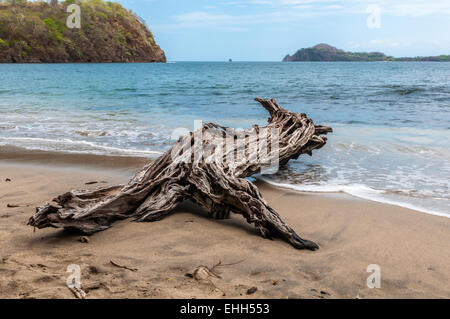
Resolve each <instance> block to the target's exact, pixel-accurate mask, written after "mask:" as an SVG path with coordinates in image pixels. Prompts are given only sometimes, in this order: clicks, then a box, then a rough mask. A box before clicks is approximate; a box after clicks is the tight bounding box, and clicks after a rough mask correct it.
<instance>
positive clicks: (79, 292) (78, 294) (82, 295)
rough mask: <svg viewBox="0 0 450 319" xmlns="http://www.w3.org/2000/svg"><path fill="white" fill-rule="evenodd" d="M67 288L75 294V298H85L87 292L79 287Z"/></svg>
mask: <svg viewBox="0 0 450 319" xmlns="http://www.w3.org/2000/svg"><path fill="white" fill-rule="evenodd" d="M69 290H70V291H71V292H72V293H73V295H74V296H75V298H78V299H86V296H87V294H86V293H85V292H84V291H83V290H82V289H81V288H76V287H73V288H70V287H69Z"/></svg>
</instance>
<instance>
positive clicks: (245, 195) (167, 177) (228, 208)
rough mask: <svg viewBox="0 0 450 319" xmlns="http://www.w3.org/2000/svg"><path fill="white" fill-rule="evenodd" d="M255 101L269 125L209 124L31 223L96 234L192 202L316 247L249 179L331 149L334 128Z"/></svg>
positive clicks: (61, 200) (69, 196) (68, 196)
mask: <svg viewBox="0 0 450 319" xmlns="http://www.w3.org/2000/svg"><path fill="white" fill-rule="evenodd" d="M255 100H256V101H258V102H259V103H260V104H261V105H262V106H263V107H264V108H265V109H266V110H267V111H268V112H269V114H270V118H269V120H268V124H267V126H265V127H259V126H257V125H255V126H253V127H252V128H251V129H248V130H245V131H235V130H233V129H230V128H227V127H222V126H220V125H217V124H213V123H205V124H203V125H202V127H201V128H199V129H197V130H195V131H194V132H190V133H189V134H186V135H185V136H182V137H181V138H180V139H179V140H178V142H177V143H175V144H174V145H173V146H172V147H171V149H170V150H168V151H167V152H166V153H165V154H163V155H162V156H161V157H159V158H158V159H157V160H156V161H154V162H152V163H149V164H147V165H146V166H145V167H144V168H143V169H142V170H141V171H139V172H138V173H137V174H136V175H135V176H134V177H133V178H132V179H131V180H130V181H129V182H128V184H127V185H120V186H115V187H109V188H101V189H98V190H96V191H71V192H68V193H65V194H63V195H61V196H59V197H57V198H56V199H54V202H56V203H57V204H58V205H57V206H54V205H50V204H45V205H44V206H42V207H38V208H37V209H36V213H35V214H34V215H33V216H32V217H31V218H30V219H29V222H28V224H29V225H30V226H33V227H37V228H39V229H41V228H45V227H55V228H66V229H77V230H80V231H82V232H83V233H86V234H92V233H95V232H98V231H102V230H105V229H107V228H109V227H110V226H111V225H112V223H113V222H114V221H116V220H121V219H126V218H133V219H134V220H135V221H138V222H153V221H157V220H161V219H163V218H164V217H166V216H167V215H168V214H169V213H170V212H171V211H172V210H173V209H174V208H175V207H176V206H177V205H178V204H180V203H181V202H182V201H185V200H192V201H194V202H195V203H197V204H198V205H199V206H201V207H202V208H204V209H206V210H207V211H208V212H209V216H210V217H212V218H216V219H224V218H228V217H229V216H230V213H235V214H240V215H242V216H243V217H244V218H245V219H246V220H247V222H248V223H249V224H252V225H254V226H255V227H256V228H257V229H258V230H259V231H260V233H261V235H262V236H263V237H265V238H272V237H281V238H283V239H284V240H286V241H287V242H289V243H290V244H291V245H292V246H294V247H295V248H298V249H310V250H315V249H318V248H319V247H318V246H317V244H315V243H314V242H312V241H309V240H305V239H302V238H300V237H299V236H298V235H297V234H296V233H295V231H294V230H293V229H292V228H291V227H289V226H288V225H287V224H286V223H285V222H284V221H283V219H282V218H281V217H280V215H279V214H278V213H277V212H276V211H275V210H274V209H272V208H271V207H270V206H269V205H268V204H267V202H266V201H265V200H264V198H263V197H262V195H261V193H260V192H259V190H258V188H257V187H256V186H255V185H254V184H253V183H252V182H251V181H249V180H247V179H245V178H246V177H249V176H252V175H254V174H257V173H260V172H261V170H264V169H268V168H270V166H272V165H273V164H274V163H276V164H280V165H284V164H286V163H287V162H288V161H289V160H291V159H297V158H298V157H299V156H300V155H302V154H309V155H312V151H313V150H315V149H319V148H321V147H323V146H324V145H325V144H326V141H327V139H326V137H325V136H323V135H324V134H327V133H330V132H332V129H331V128H330V127H327V126H321V125H315V124H314V122H313V121H312V120H311V119H309V118H308V117H307V116H306V114H302V113H301V114H298V113H292V112H288V111H286V110H285V109H283V108H282V107H281V106H280V105H278V103H277V102H276V101H275V100H274V99H272V100H265V99H260V98H257V99H255ZM273 141H276V143H271V142H273ZM275 146H276V147H275ZM305 209H307V207H305Z"/></svg>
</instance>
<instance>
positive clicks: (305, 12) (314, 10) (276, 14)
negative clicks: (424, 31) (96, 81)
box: [154, 0, 450, 31]
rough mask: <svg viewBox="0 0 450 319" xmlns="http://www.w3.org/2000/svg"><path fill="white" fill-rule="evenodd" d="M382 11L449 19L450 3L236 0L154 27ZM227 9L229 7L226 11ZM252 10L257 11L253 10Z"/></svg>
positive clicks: (234, 26)
mask: <svg viewBox="0 0 450 319" xmlns="http://www.w3.org/2000/svg"><path fill="white" fill-rule="evenodd" d="M373 4H376V5H377V6H379V7H380V9H381V13H382V15H393V16H409V17H419V16H425V15H430V14H446V15H450V0H428V1H423V0H409V1H404V0H233V1H224V2H221V3H219V4H216V5H215V6H214V8H212V7H210V8H208V7H205V8H204V10H205V11H194V12H188V13H184V14H179V15H176V16H174V20H175V21H174V23H172V24H169V25H161V26H154V27H156V28H159V29H184V28H197V27H214V28H218V29H223V30H230V31H241V30H243V27H244V26H248V25H258V24H264V25H269V24H271V27H279V25H275V24H286V23H292V22H295V21H299V20H302V19H305V18H311V17H315V16H321V15H342V14H361V15H367V8H368V6H369V5H373ZM224 5H226V6H225V7H224ZM243 6H244V7H245V6H248V7H249V8H248V9H247V10H246V11H247V12H251V13H249V14H242V13H241V14H236V13H211V12H208V11H210V10H214V12H217V11H219V10H220V8H222V10H223V11H225V12H230V11H232V10H230V8H231V7H239V8H241V7H243ZM252 7H254V8H253V9H252Z"/></svg>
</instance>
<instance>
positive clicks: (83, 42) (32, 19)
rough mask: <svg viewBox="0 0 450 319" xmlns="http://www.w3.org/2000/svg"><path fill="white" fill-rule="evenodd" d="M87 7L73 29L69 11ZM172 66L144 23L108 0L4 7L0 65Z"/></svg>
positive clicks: (11, 1) (14, 0)
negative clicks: (72, 63)
mask: <svg viewBox="0 0 450 319" xmlns="http://www.w3.org/2000/svg"><path fill="white" fill-rule="evenodd" d="M71 4H77V5H79V6H80V8H81V27H80V28H69V27H68V26H67V23H66V22H67V19H68V17H69V16H70V14H71V13H68V12H67V7H68V6H69V5H71ZM15 62H17V63H64V62H166V56H165V54H164V51H163V50H161V48H160V47H159V45H158V44H156V42H155V39H154V38H153V35H152V33H151V32H150V31H149V29H148V28H147V26H146V25H145V23H144V22H143V20H142V19H140V18H139V17H138V16H137V15H135V14H134V13H133V12H131V11H129V10H127V9H125V8H123V7H122V6H121V5H120V4H119V3H117V2H109V1H108V2H103V0H81V1H78V0H66V1H64V2H61V3H58V1H57V0H52V1H51V2H50V3H47V2H44V1H36V2H27V1H26V0H6V3H3V4H0V63H15Z"/></svg>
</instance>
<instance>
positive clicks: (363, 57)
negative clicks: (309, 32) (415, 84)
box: [283, 43, 450, 62]
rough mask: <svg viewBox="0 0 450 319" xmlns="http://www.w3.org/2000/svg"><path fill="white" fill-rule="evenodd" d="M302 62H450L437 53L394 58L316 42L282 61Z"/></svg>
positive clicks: (446, 56)
mask: <svg viewBox="0 0 450 319" xmlns="http://www.w3.org/2000/svg"><path fill="white" fill-rule="evenodd" d="M302 61H303V62H304V61H330V62H332V61H362V62H372V61H373V62H376V61H402V62H407V61H430V62H450V55H439V56H429V57H415V58H394V57H392V56H387V55H385V54H384V53H381V52H347V51H344V50H340V49H337V48H335V47H333V46H331V45H328V44H324V43H322V44H318V45H316V46H314V47H312V48H305V49H301V50H298V51H297V52H296V53H295V54H294V55H287V56H286V57H285V58H284V59H283V62H302Z"/></svg>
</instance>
